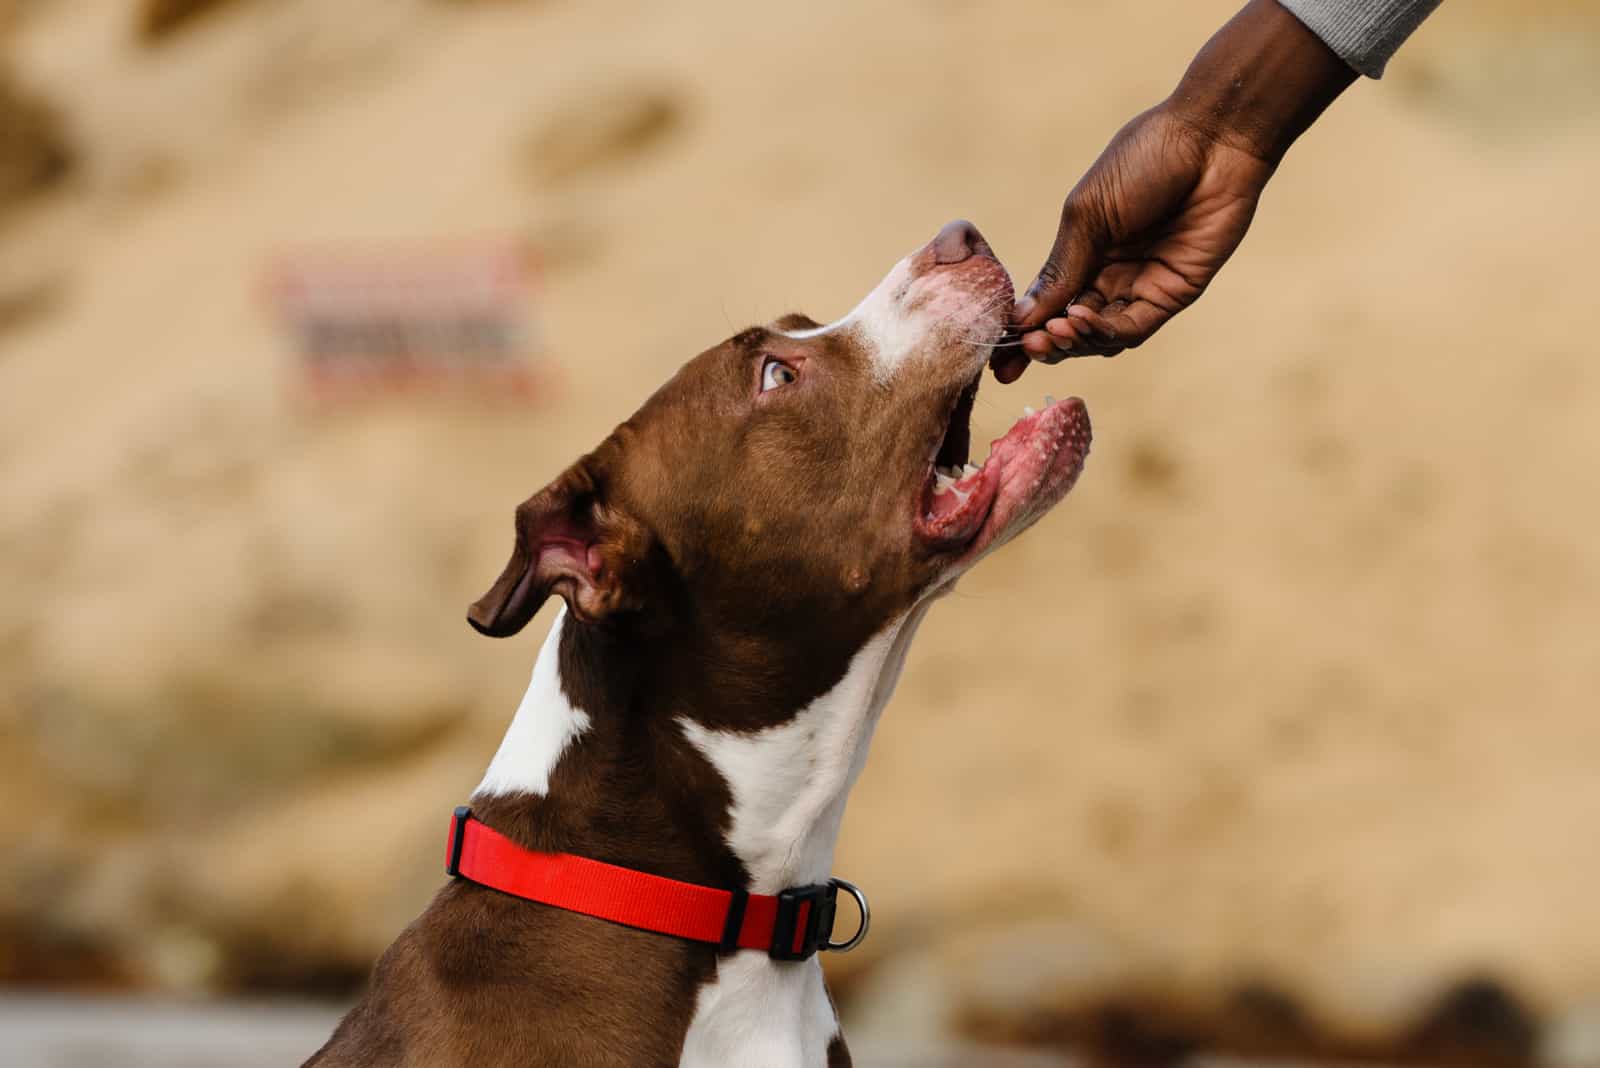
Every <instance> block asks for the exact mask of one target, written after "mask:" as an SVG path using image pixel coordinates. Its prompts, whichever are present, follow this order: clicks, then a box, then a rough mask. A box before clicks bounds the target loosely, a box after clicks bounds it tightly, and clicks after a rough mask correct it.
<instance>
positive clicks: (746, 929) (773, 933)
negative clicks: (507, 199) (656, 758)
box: [445, 805, 872, 960]
mask: <svg viewBox="0 0 1600 1068" xmlns="http://www.w3.org/2000/svg"><path fill="white" fill-rule="evenodd" d="M445 856H446V858H447V859H446V861H445V872H446V873H447V874H449V875H450V876H452V877H454V878H459V879H467V880H469V881H471V882H474V883H478V884H480V885H482V886H487V887H489V888H490V889H492V890H498V891H500V892H501V893H503V894H510V895H512V896H513V897H520V898H524V899H526V900H528V901H537V902H539V903H540V904H544V905H552V906H554V907H555V908H558V909H566V910H567V911H568V912H581V913H583V914H584V915H586V916H598V917H599V918H600V919H602V920H610V921H611V922H612V923H621V924H626V925H627V926H629V927H637V928H640V929H641V930H645V931H655V932H657V933H659V934H667V935H674V936H676V937H678V938H687V939H689V940H690V941H693V942H709V943H711V944H713V945H715V946H716V947H717V949H718V951H720V952H723V953H728V952H732V951H733V950H735V949H762V950H766V952H767V954H768V955H769V956H771V957H772V959H773V960H805V959H806V958H807V957H809V956H811V955H812V954H813V953H816V952H817V951H818V950H833V951H835V952H847V951H849V950H852V949H854V948H855V947H856V946H858V945H860V944H861V940H862V939H863V938H865V937H866V936H867V924H868V923H869V922H870V920H871V915H872V914H871V913H870V912H869V911H868V909H867V898H866V895H864V894H863V893H862V892H861V891H860V890H858V889H857V888H856V887H855V886H853V885H852V884H850V883H848V882H845V881H844V880H843V879H830V880H828V881H827V882H826V883H821V884H818V885H816V886H797V887H793V888H791V889H788V890H784V891H782V892H781V893H778V894H751V893H747V892H746V891H744V890H718V889H716V888H714V887H710V886H698V885H696V884H694V883H682V882H679V881H678V880H676V879H666V878H663V877H661V876H659V875H650V874H647V873H645V872H642V871H634V870H633V869H631V868H619V867H617V866H616V865H614V864H605V863H602V862H601V861H598V860H590V859H588V858H587V857H577V856H573V855H572V854H571V853H539V852H535V851H534V850H531V849H524V848H523V847H522V846H520V845H518V844H517V843H515V842H513V841H512V840H511V839H509V838H507V837H506V836H505V835H503V834H500V833H499V832H497V831H494V830H492V829H490V828H489V827H487V826H485V825H484V824H482V823H480V822H479V821H477V820H475V819H473V818H472V810H471V809H470V808H468V807H467V806H465V805H462V806H461V807H460V808H458V809H456V812H455V817H454V818H453V819H452V820H451V821H450V840H449V843H448V846H447V852H446V854H445ZM840 889H843V890H844V891H845V892H846V893H848V894H849V895H850V896H851V897H853V898H855V899H856V904H857V905H858V906H859V907H860V909H861V929H860V930H858V931H857V932H856V933H855V935H854V936H853V937H852V938H850V940H849V941H847V942H833V941H830V939H831V938H832V936H833V913H834V905H835V902H836V899H837V897H838V892H839V890H840Z"/></svg>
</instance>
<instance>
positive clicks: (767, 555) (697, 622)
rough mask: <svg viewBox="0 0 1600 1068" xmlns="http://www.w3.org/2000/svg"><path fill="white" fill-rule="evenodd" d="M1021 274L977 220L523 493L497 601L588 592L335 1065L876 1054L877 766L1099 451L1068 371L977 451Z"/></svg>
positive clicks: (717, 361)
mask: <svg viewBox="0 0 1600 1068" xmlns="http://www.w3.org/2000/svg"><path fill="white" fill-rule="evenodd" d="M1012 300H1013V292H1012V284H1011V279H1010V277H1009V275H1008V274H1007V273H1006V270H1005V268H1004V267H1002V266H1001V264H1000V263H999V261H998V260H996V259H995V257H994V255H993V253H992V252H991V251H990V249H989V246H988V245H987V244H986V243H985V241H984V240H983V237H982V236H981V235H980V234H979V233H978V231H977V229H976V228H975V227H973V226H972V225H971V224H970V223H967V222H965V221H960V220H958V221H956V222H953V223H950V224H949V225H947V226H945V227H944V228H943V229H941V230H940V231H939V233H938V234H937V236H935V237H934V239H933V240H932V241H930V242H929V243H928V244H926V245H925V246H923V247H922V248H920V249H918V250H917V251H916V252H913V253H912V254H911V255H909V256H907V257H906V258H905V259H903V260H901V261H900V262H899V263H898V264H896V265H895V267H894V268H893V270H891V271H890V272H889V274H888V276H887V277H885V278H884V280H883V281H882V282H881V283H880V284H879V285H878V286H877V288H875V289H874V290H873V291H872V292H871V293H870V294H868V296H867V297H866V298H865V299H864V300H863V301H862V302H861V303H860V304H859V305H858V306H857V307H856V308H855V310H853V311H852V312H850V313H849V314H848V315H846V316H845V317H844V318H842V319H840V320H838V321H836V322H834V323H831V324H828V325H826V326H824V325H820V324H818V323H816V322H814V321H812V320H810V319H808V318H806V317H804V316H801V315H789V316H785V317H784V318H781V319H779V320H777V321H775V322H773V323H771V324H770V325H767V326H763V327H755V328H752V329H748V330H745V331H743V332H742V333H739V334H736V335H735V336H734V337H732V338H730V339H728V340H727V341H724V342H723V343H722V344H720V345H718V346H716V347H715V348H712V349H710V350H708V351H706V352H704V353H701V354H700V355H699V356H696V357H695V358H694V359H692V360H690V361H689V362H688V363H687V364H685V365H684V366H683V367H682V368H681V369H680V370H679V371H678V372H677V374H676V375H675V376H674V377H673V378H672V379H671V380H670V381H668V382H667V383H666V385H665V386H663V387H662V388H661V389H660V390H659V391H658V392H656V393H655V395H654V396H652V397H651V398H650V399H649V400H648V401H646V403H645V404H644V406H643V407H641V408H640V409H639V411H638V412H636V413H635V414H634V415H633V417H632V418H630V419H628V420H627V421H626V422H625V423H623V424H622V425H621V426H619V427H617V428H616V430H614V431H613V432H612V433H611V435H610V436H609V437H607V438H606V439H605V440H604V441H603V442H601V444H600V446H599V447H598V448H596V449H595V450H594V451H593V452H591V453H589V454H588V455H587V456H584V457H583V458H582V459H580V460H578V461H577V462H576V463H575V464H573V465H572V466H571V467H570V468H568V469H567V470H566V471H565V472H564V473H562V474H561V475H560V476H559V477H557V478H556V479H555V481H553V482H552V483H550V484H549V485H548V486H546V487H545V488H544V489H542V490H540V491H539V492H538V493H536V494H534V496H533V497H531V498H530V499H528V500H527V501H525V502H524V503H523V504H521V505H520V506H519V507H518V508H517V510H516V521H515V531H516V541H515V545H514V548H513V549H512V553H511V559H510V562H509V563H508V564H507V565H506V568H505V570H504V573H502V574H501V575H500V577H499V579H498V580H497V581H496V582H495V583H494V585H493V587H492V588H491V589H490V590H489V592H488V593H487V594H485V595H484V596H483V597H482V598H481V599H480V600H479V601H477V602H476V603H475V604H473V605H472V607H471V608H470V609H469V611H468V620H469V621H470V622H471V624H472V626H474V627H475V628H477V629H478V630H479V631H481V632H482V633H484V634H487V635H491V636H494V637H506V636H509V635H513V634H516V633H517V632H518V631H520V630H522V629H523V627H525V626H526V625H527V624H528V622H529V620H531V619H532V618H533V616H534V614H535V613H536V612H537V611H538V609H539V607H540V606H541V605H542V604H543V603H544V602H545V601H546V599H547V598H549V597H550V596H551V595H552V594H554V595H556V596H558V597H560V598H561V600H562V601H563V602H564V605H563V607H562V609H561V614H560V615H559V616H558V617H557V619H556V621H555V623H554V624H553V625H552V627H551V629H550V633H549V637H548V638H547V639H546V640H545V642H544V646H543V648H542V649H541V651H540V653H539V657H538V661H537V663H536V665H535V667H534V670H533V679H532V682H531V683H530V685H529V687H528V691H527V695H526V696H525V697H524V698H523V700H522V703H521V706H520V707H519V708H518V709H517V712H516V715H515V717H514V718H513V720H512V723H511V726H510V728H509V730H508V731H507V733H506V735H505V740H504V741H503V742H502V744H501V746H500V748H499V750H498V751H497V752H496V753H495V755H494V758H493V760H492V761H491V762H490V764H489V768H488V771H487V773H486V774H485V775H484V778H483V781H482V782H481V783H480V784H479V785H478V787H477V789H476V790H475V791H474V792H473V793H472V795H471V797H470V806H469V807H464V808H461V809H457V810H456V813H455V814H454V816H453V817H452V819H451V821H450V833H449V844H448V849H447V854H448V855H447V864H446V869H447V871H448V872H449V873H450V874H451V875H452V876H453V878H452V879H451V881H450V882H448V883H447V884H446V885H445V886H444V888H443V889H442V890H440V892H439V893H438V895H437V896H436V897H435V898H434V900H433V902H432V904H430V905H429V906H428V908H427V910H426V911H425V912H423V914H422V915H421V916H420V917H419V918H418V919H417V920H416V921H415V922H414V923H412V925H411V926H410V927H408V928H407V929H406V930H405V931H404V932H403V933H402V934H401V935H400V937H399V938H398V939H397V940H396V941H395V943H394V944H393V945H392V946H391V947H390V948H389V949H388V951H387V952H385V953H384V955H383V956H382V958H381V959H380V960H379V962H378V964H377V965H376V967H375V968H374V970H373V973H372V978H371V983H370V985H369V988H368V990H367V992H366V994H365V996H364V997H363V998H362V1000H361V1001H360V1002H359V1003H358V1004H357V1005H356V1006H355V1007H354V1008H353V1009H352V1010H351V1011H350V1013H349V1014H348V1015H347V1016H346V1017H345V1018H344V1020H343V1021H342V1022H341V1023H340V1025H339V1027H338V1028H337V1030H336V1031H335V1032H334V1034H333V1036H332V1038H331V1039H330V1040H329V1041H328V1043H327V1044H326V1045H325V1046H324V1047H323V1048H322V1049H321V1050H320V1051H319V1052H317V1053H316V1054H315V1055H314V1056H312V1058H311V1059H310V1061H308V1062H307V1065H308V1068H309V1066H316V1068H358V1066H359V1068H376V1066H380V1065H381V1066H385V1068H388V1066H400V1065H406V1066H417V1068H453V1066H463V1068H464V1066H469V1065H470V1066H472V1068H500V1066H506V1068H509V1066H512V1065H515V1066H518V1068H526V1066H530V1065H539V1066H543V1065H550V1066H562V1068H568V1066H582V1068H590V1066H594V1068H610V1066H618V1068H622V1066H625V1068H640V1066H668V1065H683V1066H694V1068H729V1066H737V1068H822V1066H827V1068H840V1066H841V1065H848V1064H849V1063H850V1057H849V1053H848V1051H847V1049H846V1046H845V1043H844V1039H843V1038H842V1036H841V1035H840V1031H839V1023H838V1019H837V1016H836V1014H835V1012H834V1008H833V1004H832V1001H831V999H830V997H829V994H828V991H827V988H826V986H825V984H824V982H823V975H822V969H821V967H820V966H819V964H818V961H817V958H816V955H815V954H816V951H817V950H819V949H842V948H847V947H849V946H852V945H853V944H854V943H855V942H856V941H859V938H860V936H861V935H863V934H864V933H865V925H866V921H867V914H866V899H865V897H864V896H862V895H861V894H860V893H859V891H857V890H856V889H855V888H854V887H853V886H850V885H849V884H847V883H844V882H843V881H842V880H837V879H833V878H832V877H831V873H830V868H831V864H832V860H833V854H834V845H835V841H836V839H837V837H838V833H839V825H840V820H841V818H842V817H843V815H844V807H845V799H846V796H847V795H848V794H849V792H850V788H851V786H852V785H853V784H854V782H855V780H856V778H857V776H858V775H859V774H860V773H861V769H862V765H863V763H864V762H865V760H866V755H867V748H868V745H869V743H870V741H871V738H872V734H873V730H874V728H875V726H876V725H877V722H878V719H879V717H880V714H881V713H882V711H883V708H884V705H885V704H886V703H887V702H888V700H889V695H890V692H891V691H892V690H893V689H894V685H895V682H896V680H897V679H898V677H899V674H900V670H901V667H902V665H903V664H904V662H905V656H906V650H907V647H908V646H909V645H910V642H911V639H912V636H913V635H914V634H915V633H916V631H917V628H918V626H919V624H920V623H921V622H922V619H923V618H924V616H925V614H926V613H927V611H928V608H929V606H930V604H931V603H932V602H933V601H934V600H935V599H936V598H938V597H939V596H940V595H941V594H943V593H946V592H948V591H949V590H950V589H951V588H952V586H953V585H954V583H955V582H956V580H957V579H958V578H959V577H960V576H961V575H963V574H964V573H965V572H966V571H968V570H969V569H970V568H971V567H972V566H973V565H974V564H975V563H977V561H978V560H979V559H981V558H982V557H984V556H986V555H987V554H988V553H990V552H993V551H994V550H995V549H996V548H998V547H999V546H1001V545H1002V544H1004V543H1005V542H1007V541H1009V540H1010V539H1011V538H1014V537H1015V536H1016V535H1017V534H1019V533H1020V532H1021V531H1022V530H1024V529H1025V528H1027V527H1028V526H1029V525H1031V524H1032V523H1033V522H1035V521H1036V520H1037V519H1038V518H1039V517H1040V516H1042V515H1043V514H1044V513H1045V512H1046V510H1048V509H1049V508H1050V507H1051V506H1052V505H1054V504H1055V503H1056V502H1057V501H1059V500H1060V499H1061V498H1062V497H1063V496H1065V495H1066V493H1067V491H1068V490H1069V489H1070V488H1071V487H1072V485H1073V483H1074V482H1075V481H1076V480H1077V478H1078V475H1079V473H1080V472H1081V470H1082V468H1083V464H1084V460H1085V458H1086V457H1087V455H1088V451H1089V442H1090V427H1089V420H1088V414H1087V411H1086V410H1085V407H1084V405H1083V402H1082V401H1080V400H1077V399H1076V398H1073V399H1068V400H1065V401H1060V402H1051V401H1048V400H1047V403H1046V406H1045V407H1044V408H1043V409H1042V410H1039V411H1033V410H1032V409H1025V410H1024V415H1023V417H1022V419H1021V420H1019V421H1018V422H1017V423H1016V425H1015V426H1013V427H1012V428H1011V430H1010V431H1008V432H1007V433H1006V434H1005V435H1004V436H1003V437H1001V438H999V439H998V440H997V441H995V442H994V444H993V446H992V451H991V452H990V455H989V458H988V459H987V461H985V462H984V463H983V464H982V466H976V465H974V464H972V463H970V462H969V456H968V452H969V442H970V427H969V423H970V417H971V414H972V406H973V400H974V397H975V396H976V394H977V390H978V385H979V381H980V379H981V377H982V373H983V370H984V367H985V365H986V363H987V361H988V358H989V356H990V354H991V352H992V350H993V348H994V346H995V345H996V344H997V343H998V342H999V340H1000V339H1001V337H1002V335H1003V332H1004V331H1005V328H1006V324H1007V320H1008V317H1009V313H1010V309H1011V307H1012ZM841 891H842V892H844V893H846V894H847V895H851V896H855V897H856V899H857V901H858V903H859V907H860V911H861V916H860V918H859V920H858V921H857V923H858V925H859V927H860V928H861V929H860V930H859V931H858V932H857V933H856V934H855V935H854V936H852V938H850V939H848V940H844V941H841V942H836V941H834V940H833V938H832V936H833V933H834V932H833V927H834V922H833V920H834V906H835V903H836V901H837V898H838V895H839V893H840V892H841ZM841 911H843V910H841Z"/></svg>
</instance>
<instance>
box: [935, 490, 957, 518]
mask: <svg viewBox="0 0 1600 1068" xmlns="http://www.w3.org/2000/svg"><path fill="white" fill-rule="evenodd" d="M960 510H961V498H960V497H957V496H956V491H955V490H945V491H944V492H943V493H936V494H934V495H933V508H932V512H933V517H934V518H935V519H943V518H944V517H945V516H947V515H951V514H953V513H955V512H959V511H960Z"/></svg>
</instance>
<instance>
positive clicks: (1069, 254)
mask: <svg viewBox="0 0 1600 1068" xmlns="http://www.w3.org/2000/svg"><path fill="white" fill-rule="evenodd" d="M1099 260H1100V249H1099V242H1097V241H1096V240H1095V236H1094V228H1093V226H1092V225H1090V224H1089V223H1088V221H1087V220H1086V219H1084V218H1083V215H1082V213H1081V212H1080V211H1079V210H1078V209H1077V207H1076V204H1075V203H1074V202H1073V201H1072V200H1071V199H1068V201H1067V203H1066V205H1065V206H1064V207H1063V208H1062V209H1061V227H1060V229H1058V230H1057V231H1056V242H1055V245H1054V246H1052V247H1051V249H1050V256H1049V258H1048V259H1046V260H1045V261H1044V266H1043V267H1040V268H1039V275H1038V277H1036V278H1035V279H1034V280H1033V284H1032V285H1030V286H1029V287H1028V289H1027V291H1026V292H1025V293H1024V294H1023V296H1022V299H1021V300H1019V301H1017V306H1016V310H1015V311H1013V312H1012V321H1013V322H1014V323H1016V325H1017V326H1018V327H1020V328H1022V329H1023V330H1032V329H1035V328H1037V327H1039V326H1040V325H1042V324H1043V323H1044V321H1045V320H1046V319H1056V318H1060V316H1061V314H1062V313H1063V312H1064V311H1065V310H1066V307H1067V302H1068V301H1070V300H1071V299H1072V298H1073V297H1075V296H1077V295H1078V294H1079V293H1081V292H1083V290H1084V289H1085V288H1086V287H1087V286H1088V284H1089V279H1090V277H1092V276H1093V274H1094V271H1095V270H1096V269H1097V268H1098V267H1099Z"/></svg>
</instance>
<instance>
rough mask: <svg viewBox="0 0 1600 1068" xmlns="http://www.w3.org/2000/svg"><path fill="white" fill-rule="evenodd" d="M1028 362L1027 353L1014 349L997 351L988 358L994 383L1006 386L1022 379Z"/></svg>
mask: <svg viewBox="0 0 1600 1068" xmlns="http://www.w3.org/2000/svg"><path fill="white" fill-rule="evenodd" d="M1030 362H1031V361H1030V360H1029V358H1028V354H1027V353H1024V352H1019V351H1017V349H1015V348H1005V349H997V350H995V352H994V354H993V355H992V356H990V357H989V369H990V370H992V371H993V372H994V377H995V381H997V382H999V383H1000V384H1001V385H1003V386H1007V385H1010V384H1011V383H1013V382H1015V381H1016V380H1017V379H1019V378H1021V377H1022V372H1024V371H1026V370H1027V369H1028V364H1029V363H1030Z"/></svg>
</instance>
